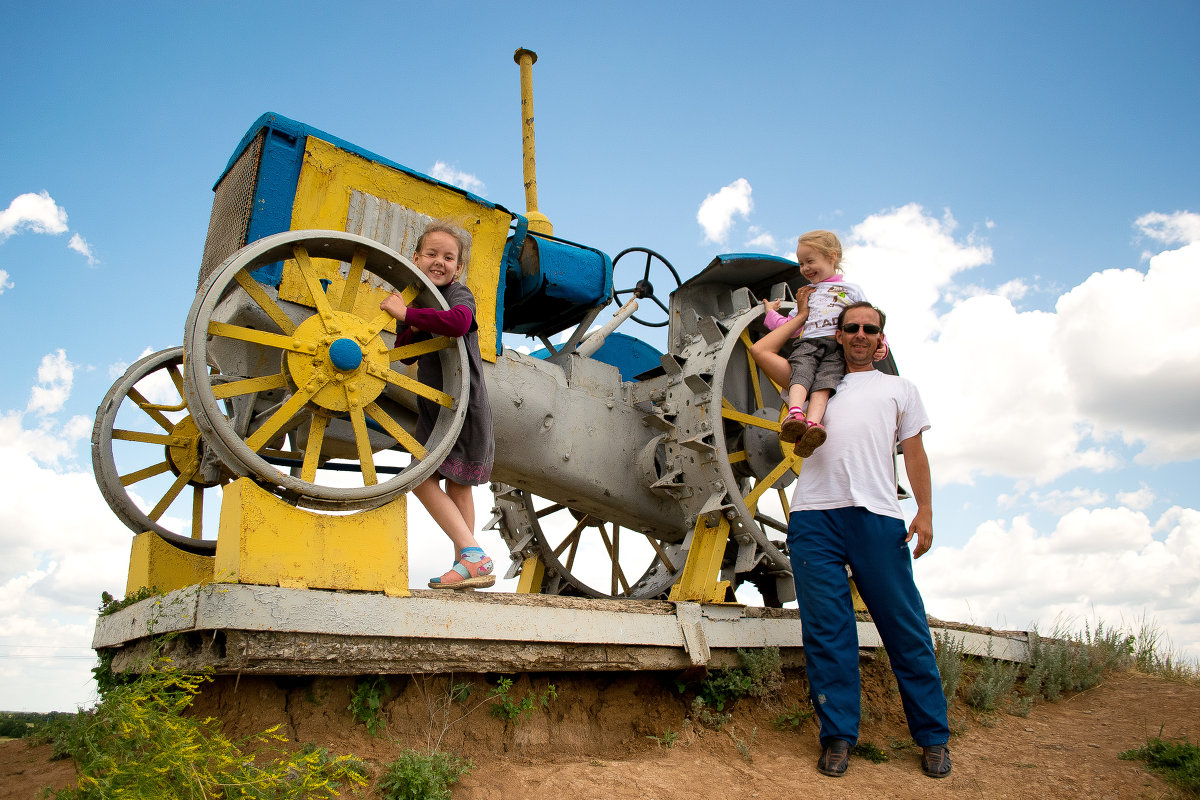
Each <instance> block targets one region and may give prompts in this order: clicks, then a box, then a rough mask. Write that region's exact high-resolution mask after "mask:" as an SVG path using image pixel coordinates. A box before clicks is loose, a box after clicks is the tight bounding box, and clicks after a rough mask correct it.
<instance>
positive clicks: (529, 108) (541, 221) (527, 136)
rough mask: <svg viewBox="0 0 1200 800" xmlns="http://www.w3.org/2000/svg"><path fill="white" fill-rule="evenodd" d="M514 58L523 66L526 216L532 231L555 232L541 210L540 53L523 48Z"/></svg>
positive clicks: (522, 146) (522, 103)
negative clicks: (536, 129)
mask: <svg viewBox="0 0 1200 800" xmlns="http://www.w3.org/2000/svg"><path fill="white" fill-rule="evenodd" d="M513 61H515V62H517V64H518V65H519V66H520V67H521V154H522V156H523V162H522V164H523V172H524V176H525V217H526V219H528V220H529V230H530V232H531V233H543V234H546V235H548V236H553V235H554V226H553V225H551V224H550V220H549V219H548V218H547V217H546V215H545V214H543V213H542V212H540V211H538V202H537V167H536V165H535V163H534V161H535V159H534V147H533V65H534V62H536V61H537V53H535V52H533V51H532V50H526V49H525V48H523V47H522V48H521V49H519V50H517V52H515V53H513Z"/></svg>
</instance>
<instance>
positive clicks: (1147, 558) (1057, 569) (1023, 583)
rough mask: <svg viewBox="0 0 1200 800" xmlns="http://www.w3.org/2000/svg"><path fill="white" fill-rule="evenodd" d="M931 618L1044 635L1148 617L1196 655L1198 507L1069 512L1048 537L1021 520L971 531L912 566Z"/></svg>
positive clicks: (1199, 624) (1199, 622)
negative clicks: (1070, 625)
mask: <svg viewBox="0 0 1200 800" xmlns="http://www.w3.org/2000/svg"><path fill="white" fill-rule="evenodd" d="M915 571H916V573H917V580H918V583H919V585H920V586H921V587H922V592H923V593H924V596H925V601H926V609H927V611H928V612H929V613H930V614H932V615H933V616H935V617H938V618H941V619H949V620H956V621H961V622H973V623H976V624H982V625H994V626H998V627H1008V628H1014V627H1015V628H1022V629H1024V628H1027V627H1030V626H1036V627H1037V628H1038V629H1039V630H1041V631H1042V632H1043V633H1048V632H1050V631H1051V630H1053V629H1054V628H1055V626H1056V625H1059V624H1062V622H1063V621H1071V620H1073V621H1074V622H1075V623H1076V625H1078V626H1079V627H1082V622H1083V621H1087V620H1094V619H1099V620H1101V621H1103V622H1104V623H1105V624H1106V625H1116V626H1122V627H1133V628H1135V629H1136V627H1137V625H1138V622H1139V620H1141V619H1142V618H1143V617H1153V619H1154V621H1155V622H1156V623H1157V624H1158V625H1159V626H1161V629H1163V630H1165V631H1167V632H1168V635H1169V636H1170V638H1171V640H1172V644H1173V646H1174V647H1176V648H1178V650H1179V651H1180V652H1182V653H1183V654H1184V655H1186V656H1187V657H1189V658H1193V659H1195V658H1200V617H1197V615H1196V613H1195V609H1196V608H1197V607H1200V588H1197V587H1200V511H1197V510H1195V509H1191V508H1182V507H1178V506H1176V507H1173V508H1171V509H1169V510H1168V511H1166V512H1165V513H1164V514H1162V516H1160V517H1159V518H1158V519H1157V520H1153V521H1152V520H1151V519H1150V518H1148V517H1147V516H1146V515H1145V514H1143V513H1141V512H1138V511H1134V510H1131V509H1128V508H1095V509H1082V508H1080V509H1075V510H1072V511H1070V512H1068V513H1066V514H1064V515H1063V516H1062V517H1061V518H1059V520H1058V522H1057V524H1056V525H1055V527H1054V529H1053V530H1051V531H1049V532H1041V531H1038V530H1036V529H1035V528H1034V527H1033V526H1032V525H1031V524H1030V522H1029V519H1028V518H1027V517H1025V516H1018V517H1015V518H1013V519H1012V520H1008V521H1006V520H994V521H990V522H986V523H984V524H982V525H980V526H979V527H978V528H977V529H976V531H975V533H974V535H973V536H972V537H971V538H970V540H968V541H967V542H966V543H965V544H964V545H963V546H962V547H948V546H945V545H942V546H940V547H935V548H934V549H933V550H931V551H930V552H929V554H927V555H926V556H924V557H922V558H921V559H919V560H918V561H916V562H915Z"/></svg>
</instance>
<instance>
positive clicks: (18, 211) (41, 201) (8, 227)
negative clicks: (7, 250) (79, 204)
mask: <svg viewBox="0 0 1200 800" xmlns="http://www.w3.org/2000/svg"><path fill="white" fill-rule="evenodd" d="M21 231H30V232H32V233H50V234H60V233H66V231H67V212H66V211H65V210H64V209H62V208H60V207H59V205H58V204H57V203H55V202H54V199H53V198H52V197H50V193H49V192H45V191H43V192H41V193H39V194H34V193H33V192H27V193H26V194H22V195H17V196H16V197H15V198H13V201H12V202H11V203H9V204H8V208H6V209H4V210H3V211H0V242H3V241H4V240H5V239H7V238H8V237H10V236H12V235H13V234H16V233H20V232H21Z"/></svg>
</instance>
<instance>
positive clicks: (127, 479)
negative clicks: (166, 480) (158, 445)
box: [121, 461, 171, 486]
mask: <svg viewBox="0 0 1200 800" xmlns="http://www.w3.org/2000/svg"><path fill="white" fill-rule="evenodd" d="M170 469H171V465H170V463H168V462H166V461H160V462H158V463H157V464H154V465H152V466H149V467H146V468H145V469H139V470H138V471H137V472H130V473H129V474H128V475H122V476H121V485H122V486H132V485H133V484H135V483H137V482H138V481H144V480H146V478H153V477H154V476H155V475H162V474H163V473H164V472H167V471H168V470H170Z"/></svg>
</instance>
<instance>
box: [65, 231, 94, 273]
mask: <svg viewBox="0 0 1200 800" xmlns="http://www.w3.org/2000/svg"><path fill="white" fill-rule="evenodd" d="M67 247H69V248H71V249H72V250H74V251H75V252H76V253H79V254H80V255H82V256H83V257H84V258H86V259H87V262H88V266H95V264H96V261H97V259H96V256H95V255H93V254H92V246H91V245H90V244H88V243H87V241H85V240H84V238H83V237H82V236H80V235H79V234H78V233H77V234H75V235H74V236H72V237H71V241H69V242H67Z"/></svg>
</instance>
